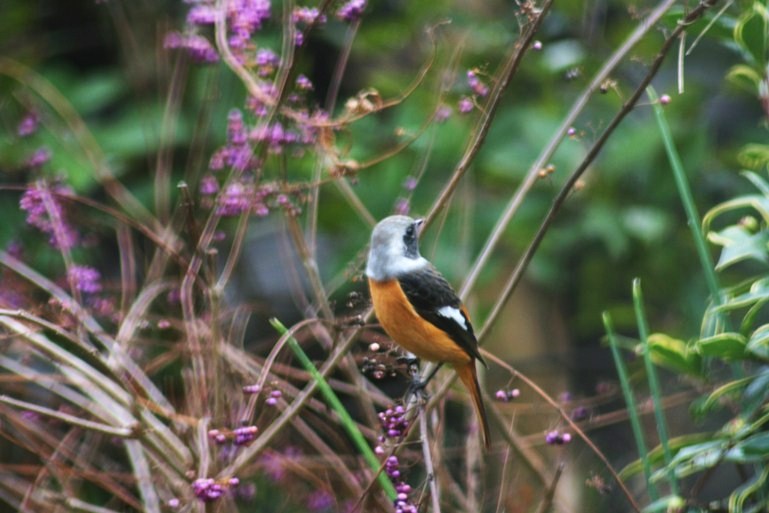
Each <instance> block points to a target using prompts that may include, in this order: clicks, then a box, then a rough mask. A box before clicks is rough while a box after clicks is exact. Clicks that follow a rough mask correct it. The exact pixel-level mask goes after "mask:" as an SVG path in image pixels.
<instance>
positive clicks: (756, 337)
mask: <svg viewBox="0 0 769 513" xmlns="http://www.w3.org/2000/svg"><path fill="white" fill-rule="evenodd" d="M745 350H746V351H748V352H749V353H752V354H754V355H756V356H758V357H759V358H764V359H769V324H764V325H762V326H759V327H758V328H756V330H755V331H754V332H753V334H752V335H751V336H750V340H748V344H747V345H746V346H745Z"/></svg>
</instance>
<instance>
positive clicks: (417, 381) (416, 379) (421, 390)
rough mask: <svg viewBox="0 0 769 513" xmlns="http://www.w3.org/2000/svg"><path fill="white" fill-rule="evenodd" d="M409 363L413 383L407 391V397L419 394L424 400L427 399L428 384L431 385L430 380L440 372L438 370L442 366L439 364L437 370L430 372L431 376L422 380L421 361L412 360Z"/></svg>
mask: <svg viewBox="0 0 769 513" xmlns="http://www.w3.org/2000/svg"><path fill="white" fill-rule="evenodd" d="M407 363H408V370H409V376H410V377H411V383H409V386H408V389H406V397H408V396H410V395H412V394H415V395H416V394H418V395H419V396H420V397H422V398H423V399H426V398H427V394H426V393H425V388H426V387H427V384H428V383H430V380H431V379H433V377H434V376H435V374H436V373H437V372H438V369H440V368H441V365H442V364H440V363H439V364H437V365H436V366H435V368H434V369H433V370H432V371H430V374H429V375H428V376H427V377H426V378H424V379H422V377H421V376H420V373H419V371H420V369H419V359H418V358H412V359H410V360H409V361H408V362H407Z"/></svg>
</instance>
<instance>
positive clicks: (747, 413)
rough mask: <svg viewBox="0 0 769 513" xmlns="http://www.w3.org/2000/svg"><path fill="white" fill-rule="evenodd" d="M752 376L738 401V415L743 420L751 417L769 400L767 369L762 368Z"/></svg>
mask: <svg viewBox="0 0 769 513" xmlns="http://www.w3.org/2000/svg"><path fill="white" fill-rule="evenodd" d="M754 376H755V377H754V378H753V380H752V381H751V382H750V384H748V386H747V387H745V392H744V393H743V395H742V399H741V400H740V415H741V416H742V417H745V418H751V417H753V415H754V414H755V413H756V411H757V410H758V409H759V408H761V407H762V406H763V405H764V404H765V403H766V401H767V399H768V398H769V367H764V368H762V370H761V371H760V372H758V373H756V374H755V375H754Z"/></svg>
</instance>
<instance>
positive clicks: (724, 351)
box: [695, 332, 747, 360]
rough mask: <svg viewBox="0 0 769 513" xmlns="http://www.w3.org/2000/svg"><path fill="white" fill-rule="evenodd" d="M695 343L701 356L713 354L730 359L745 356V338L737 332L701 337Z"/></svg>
mask: <svg viewBox="0 0 769 513" xmlns="http://www.w3.org/2000/svg"><path fill="white" fill-rule="evenodd" d="M695 344H696V347H697V350H698V351H699V353H700V354H701V355H703V356H715V357H717V358H724V359H727V360H731V359H736V358H742V357H744V356H745V345H746V344H747V340H746V339H745V337H744V336H743V335H741V334H739V333H734V332H728V333H720V334H718V335H714V336H712V337H707V338H701V339H699V340H698V341H697V342H696V343H695Z"/></svg>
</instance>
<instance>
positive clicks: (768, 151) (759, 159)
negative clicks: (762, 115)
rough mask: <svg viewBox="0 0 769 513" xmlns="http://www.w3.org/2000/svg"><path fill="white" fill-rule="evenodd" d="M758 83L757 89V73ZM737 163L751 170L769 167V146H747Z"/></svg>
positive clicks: (759, 79)
mask: <svg viewBox="0 0 769 513" xmlns="http://www.w3.org/2000/svg"><path fill="white" fill-rule="evenodd" d="M756 78H757V79H758V82H757V83H756V88H758V84H759V83H760V82H761V77H760V76H759V75H758V73H756ZM737 161H738V162H739V163H740V165H741V166H744V167H746V168H749V169H761V168H763V167H765V166H767V165H769V145H766V144H755V143H753V144H746V145H745V146H743V147H742V149H741V150H740V152H739V153H738V154H737Z"/></svg>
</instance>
